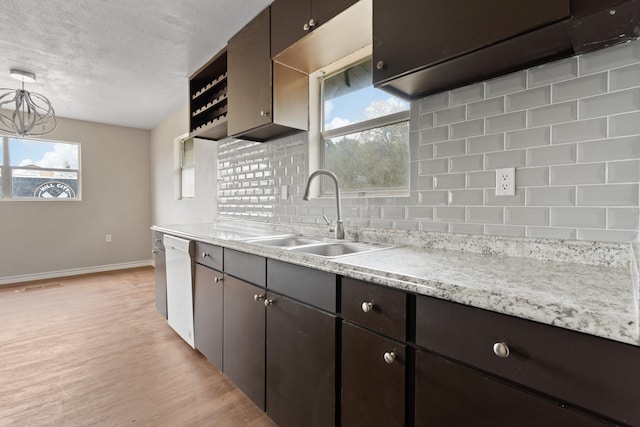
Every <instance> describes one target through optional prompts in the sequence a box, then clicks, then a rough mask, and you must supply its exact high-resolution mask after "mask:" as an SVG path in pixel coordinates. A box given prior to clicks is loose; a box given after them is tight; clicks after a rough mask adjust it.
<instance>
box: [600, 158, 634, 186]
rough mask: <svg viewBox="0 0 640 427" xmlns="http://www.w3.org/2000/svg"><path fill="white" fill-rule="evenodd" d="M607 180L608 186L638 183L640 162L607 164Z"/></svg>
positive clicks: (628, 161) (630, 161)
mask: <svg viewBox="0 0 640 427" xmlns="http://www.w3.org/2000/svg"><path fill="white" fill-rule="evenodd" d="M607 180H608V181H607V182H608V183H610V184H614V183H623V182H640V160H625V161H621V162H609V164H608V167H607Z"/></svg>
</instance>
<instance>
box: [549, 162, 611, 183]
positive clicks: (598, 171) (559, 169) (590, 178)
mask: <svg viewBox="0 0 640 427" xmlns="http://www.w3.org/2000/svg"><path fill="white" fill-rule="evenodd" d="M550 176H551V185H584V184H605V183H606V182H607V166H606V164H605V163H587V164H582V165H563V166H553V167H551V170H550Z"/></svg>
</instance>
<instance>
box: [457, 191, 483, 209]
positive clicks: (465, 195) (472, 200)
mask: <svg viewBox="0 0 640 427" xmlns="http://www.w3.org/2000/svg"><path fill="white" fill-rule="evenodd" d="M483 203H484V191H482V190H480V189H478V190H451V191H449V205H450V206H482V204H483Z"/></svg>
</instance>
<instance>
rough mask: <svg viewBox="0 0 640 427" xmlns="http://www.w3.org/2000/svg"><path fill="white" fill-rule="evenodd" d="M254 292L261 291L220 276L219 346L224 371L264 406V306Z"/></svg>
mask: <svg viewBox="0 0 640 427" xmlns="http://www.w3.org/2000/svg"><path fill="white" fill-rule="evenodd" d="M256 295H257V296H259V297H260V296H262V297H263V296H264V291H263V290H262V289H261V288H258V287H257V286H253V285H251V284H249V283H246V282H243V281H241V280H238V279H236V278H233V277H231V276H228V275H225V276H224V333H223V337H224V344H223V347H222V348H223V359H224V373H225V375H226V376H227V377H229V379H230V380H231V381H232V382H233V383H234V384H235V385H236V386H237V387H238V388H239V389H240V390H242V391H243V392H244V393H245V394H246V395H247V396H249V398H250V399H251V400H253V401H254V402H255V403H256V405H258V406H259V407H260V408H261V409H263V410H264V409H265V406H264V403H265V401H264V381H265V370H264V357H265V309H264V305H263V302H262V299H260V298H255V296H256ZM256 299H257V300H258V301H256Z"/></svg>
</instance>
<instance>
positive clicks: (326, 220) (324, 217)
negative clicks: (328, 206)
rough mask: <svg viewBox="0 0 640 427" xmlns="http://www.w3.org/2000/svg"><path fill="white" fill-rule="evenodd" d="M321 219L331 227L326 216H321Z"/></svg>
mask: <svg viewBox="0 0 640 427" xmlns="http://www.w3.org/2000/svg"><path fill="white" fill-rule="evenodd" d="M322 218H323V219H324V220H325V222H326V223H327V225H328V226H329V227H331V221H329V219H328V218H327V216H326V215H322Z"/></svg>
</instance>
